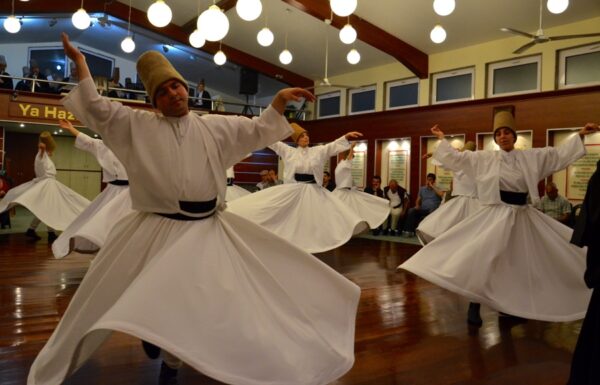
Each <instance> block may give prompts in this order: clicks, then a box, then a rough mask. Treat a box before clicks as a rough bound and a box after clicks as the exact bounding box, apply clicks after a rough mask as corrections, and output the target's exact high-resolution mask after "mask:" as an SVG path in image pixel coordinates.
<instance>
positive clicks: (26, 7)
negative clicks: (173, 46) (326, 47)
mask: <svg viewBox="0 0 600 385" xmlns="http://www.w3.org/2000/svg"><path fill="white" fill-rule="evenodd" d="M222 2H224V3H230V2H233V3H234V5H235V2H234V1H233V0H223V1H222ZM104 3H105V1H104V0H86V1H85V10H86V11H87V12H88V13H103V12H105V9H104V8H105V7H104ZM0 5H2V8H3V9H4V8H6V7H4V6H5V5H6V6H7V7H9V8H6V9H10V0H0ZM80 7H81V1H80V0H62V1H60V2H54V1H31V2H19V4H18V9H16V11H17V13H18V14H19V15H25V16H27V14H45V13H48V14H57V13H65V14H70V13H73V12H75V11H76V10H77V9H79V8H80ZM106 13H107V14H109V15H111V16H113V17H116V18H119V19H121V20H127V17H128V15H129V6H128V5H127V4H123V3H121V2H119V1H114V2H112V3H110V4H109V5H108V6H107V7H106ZM131 23H132V24H134V25H137V26H138V27H141V28H143V29H146V30H149V31H152V32H155V33H158V34H160V35H163V36H166V37H168V38H170V39H173V40H174V41H177V42H179V43H181V44H184V45H186V46H189V40H188V38H189V33H188V32H187V31H185V30H184V29H183V27H180V26H178V25H175V24H173V23H170V24H169V25H167V26H166V27H163V28H157V27H155V26H153V25H152V24H150V21H148V18H147V17H146V11H145V10H144V11H141V10H139V9H137V8H132V9H131ZM57 38H58V37H57ZM189 49H192V50H193V49H195V48H193V47H191V46H189ZM201 50H202V51H204V52H208V53H210V54H213V55H214V54H215V53H216V52H217V51H218V50H219V43H218V42H216V43H215V42H206V44H205V45H204V46H203V47H202V49H201ZM221 50H223V52H224V53H225V54H226V55H227V60H230V61H231V62H233V63H236V64H238V65H240V66H243V67H247V68H250V69H253V70H255V71H258V72H259V73H262V74H264V75H266V76H269V77H272V78H274V79H277V80H279V81H281V82H284V83H287V84H289V85H291V86H295V87H304V88H306V87H312V86H313V85H314V81H313V80H312V79H309V78H307V77H304V76H302V75H299V74H296V73H294V72H291V71H289V70H287V69H285V68H281V67H278V66H276V65H274V64H271V63H269V62H267V61H265V60H262V59H260V58H257V57H254V56H252V55H249V54H247V53H245V52H242V51H240V50H238V49H235V48H233V47H230V46H227V45H225V44H222V45H221Z"/></svg>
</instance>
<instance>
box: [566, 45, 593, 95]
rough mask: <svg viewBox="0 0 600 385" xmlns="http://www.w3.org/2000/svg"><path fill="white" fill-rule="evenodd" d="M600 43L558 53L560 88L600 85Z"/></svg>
mask: <svg viewBox="0 0 600 385" xmlns="http://www.w3.org/2000/svg"><path fill="white" fill-rule="evenodd" d="M599 63H600V43H596V44H590V45H586V46H583V47H577V48H570V49H565V50H561V51H558V88H569V87H585V86H591V85H595V84H600V64H599Z"/></svg>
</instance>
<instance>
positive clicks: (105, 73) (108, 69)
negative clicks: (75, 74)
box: [79, 47, 115, 79]
mask: <svg viewBox="0 0 600 385" xmlns="http://www.w3.org/2000/svg"><path fill="white" fill-rule="evenodd" d="M79 50H80V51H81V53H83V55H84V56H85V61H86V62H87V65H88V67H90V72H91V73H92V76H94V77H97V76H102V77H104V78H106V79H112V76H113V67H114V64H115V60H114V59H112V58H110V57H107V56H102V55H100V54H97V53H95V52H91V51H88V50H86V49H83V48H81V47H80V48H79Z"/></svg>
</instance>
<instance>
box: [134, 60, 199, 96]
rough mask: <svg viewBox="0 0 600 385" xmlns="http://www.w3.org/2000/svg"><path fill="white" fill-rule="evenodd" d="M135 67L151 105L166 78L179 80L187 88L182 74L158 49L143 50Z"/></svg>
mask: <svg viewBox="0 0 600 385" xmlns="http://www.w3.org/2000/svg"><path fill="white" fill-rule="evenodd" d="M136 69H137V72H138V74H139V75H140V78H141V79H142V83H144V87H145V88H146V92H147V93H148V95H149V96H150V100H151V101H152V105H154V99H155V97H156V91H157V90H158V87H160V85H161V84H163V83H164V82H166V81H167V80H171V79H176V80H178V81H180V82H181V84H183V86H184V87H185V88H186V89H187V88H188V84H187V82H186V81H185V79H184V78H183V76H181V74H180V73H179V72H177V70H176V69H175V67H173V65H172V64H171V62H169V60H167V58H166V57H164V56H163V55H162V54H161V53H160V52H158V51H146V52H144V53H143V54H142V56H140V58H139V59H138V61H137V65H136Z"/></svg>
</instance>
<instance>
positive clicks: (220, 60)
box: [213, 50, 227, 66]
mask: <svg viewBox="0 0 600 385" xmlns="http://www.w3.org/2000/svg"><path fill="white" fill-rule="evenodd" d="M213 60H214V61H215V64H216V65H220V66H222V65H223V64H225V62H226V61H227V56H225V53H224V52H223V51H221V50H219V51H218V52H217V53H216V54H215V56H214V57H213Z"/></svg>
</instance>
